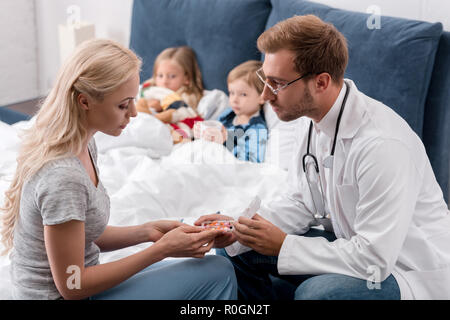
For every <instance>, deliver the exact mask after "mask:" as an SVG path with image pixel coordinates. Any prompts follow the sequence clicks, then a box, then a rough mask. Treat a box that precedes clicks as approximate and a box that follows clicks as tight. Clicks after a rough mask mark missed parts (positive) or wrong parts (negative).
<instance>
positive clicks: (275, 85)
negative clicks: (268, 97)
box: [256, 68, 311, 95]
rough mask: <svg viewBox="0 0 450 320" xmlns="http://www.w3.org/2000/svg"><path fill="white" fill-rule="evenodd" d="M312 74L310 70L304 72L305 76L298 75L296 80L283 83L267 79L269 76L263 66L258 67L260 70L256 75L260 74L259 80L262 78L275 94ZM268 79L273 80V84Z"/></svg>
mask: <svg viewBox="0 0 450 320" xmlns="http://www.w3.org/2000/svg"><path fill="white" fill-rule="evenodd" d="M310 74H311V72H308V73H306V74H304V75H303V76H301V77H298V78H297V79H295V80H292V81H289V82H288V83H286V84H281V83H277V82H276V81H273V80H269V79H267V78H266V75H265V74H264V71H263V69H262V68H261V69H258V70H257V71H256V75H257V76H258V78H259V80H261V81H262V83H264V85H265V86H268V87H269V89H270V91H272V93H273V94H274V95H278V92H280V91H281V90H283V89H286V88H287V87H288V86H290V85H291V84H293V83H294V82H296V81H298V80H301V79H303V78H305V77H307V76H309V75H310ZM268 81H272V82H273V84H270V83H269V82H268Z"/></svg>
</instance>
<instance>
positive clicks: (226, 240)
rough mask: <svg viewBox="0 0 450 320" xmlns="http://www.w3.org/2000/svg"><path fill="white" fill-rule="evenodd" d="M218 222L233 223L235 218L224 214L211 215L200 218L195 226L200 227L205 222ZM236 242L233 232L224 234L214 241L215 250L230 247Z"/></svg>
mask: <svg viewBox="0 0 450 320" xmlns="http://www.w3.org/2000/svg"><path fill="white" fill-rule="evenodd" d="M218 220H227V221H233V218H232V217H229V216H225V215H223V214H209V215H205V216H201V217H200V218H198V219H197V221H195V222H194V225H196V226H200V225H201V224H202V223H203V222H207V221H218ZM236 240H237V238H236V236H235V235H234V233H233V232H223V233H222V234H219V235H218V236H217V237H216V238H215V239H214V248H218V249H219V248H225V247H228V246H229V245H231V244H233V243H234V242H235V241H236Z"/></svg>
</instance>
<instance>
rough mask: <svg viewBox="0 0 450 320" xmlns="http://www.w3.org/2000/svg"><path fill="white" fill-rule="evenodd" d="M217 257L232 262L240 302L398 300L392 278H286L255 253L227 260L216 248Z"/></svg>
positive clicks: (318, 232) (275, 259)
mask: <svg viewBox="0 0 450 320" xmlns="http://www.w3.org/2000/svg"><path fill="white" fill-rule="evenodd" d="M303 236H305V237H324V238H326V239H327V240H328V241H334V240H336V237H335V236H334V234H333V233H331V232H327V231H322V230H318V229H314V228H313V229H310V231H308V232H307V233H306V234H304V235H303ZM216 254H217V255H222V256H224V257H227V258H228V259H230V261H231V262H232V263H233V266H234V270H235V272H236V277H237V281H238V290H239V291H238V297H239V299H242V300H276V299H295V300H399V299H400V289H399V287H398V284H397V281H396V280H395V278H394V277H393V276H392V275H390V276H389V277H388V278H387V279H386V280H384V281H383V282H381V283H377V284H375V283H371V282H368V281H367V280H362V279H358V278H354V277H350V276H346V275H342V274H323V275H298V276H297V275H289V276H286V275H280V274H279V273H278V270H277V262H278V257H272V256H265V255H262V254H259V253H257V252H255V251H249V252H245V253H243V254H240V255H238V256H235V257H230V256H228V254H227V253H226V251H225V250H224V249H217V250H216ZM299 254H301V253H299ZM368 276H369V275H368Z"/></svg>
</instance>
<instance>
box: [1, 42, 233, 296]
mask: <svg viewBox="0 0 450 320" xmlns="http://www.w3.org/2000/svg"><path fill="white" fill-rule="evenodd" d="M140 67H141V61H140V59H139V58H138V57H136V55H135V54H134V53H133V52H132V51H130V50H129V49H127V48H124V47H123V46H121V45H119V44H117V43H115V42H112V41H108V40H92V41H88V42H85V43H84V44H82V45H81V46H80V47H79V48H78V49H77V50H76V52H75V53H74V54H73V55H72V56H71V57H70V59H68V61H67V62H66V63H65V64H64V66H63V67H62V69H61V71H60V73H59V75H58V77H57V80H56V84H55V86H54V88H53V89H52V90H51V92H50V94H49V95H48V97H47V98H46V100H45V102H44V103H43V105H42V107H41V109H40V111H39V113H38V114H37V116H36V120H35V123H34V125H33V126H32V128H31V129H30V130H28V132H26V134H25V135H24V137H23V142H22V146H21V149H20V152H19V156H18V159H17V169H16V172H15V175H14V178H13V181H12V183H11V186H10V188H9V189H8V190H7V192H6V197H5V203H4V207H3V208H2V217H1V218H2V232H1V235H2V242H3V245H4V247H5V252H4V253H8V252H10V251H12V254H11V277H12V285H13V297H14V298H16V299H61V298H63V299H86V298H91V299H229V298H232V299H234V298H235V297H236V281H235V276H234V272H233V268H232V267H231V266H230V265H229V264H228V263H227V261H225V260H223V259H221V257H216V256H211V255H209V256H207V257H205V258H204V259H172V260H169V261H162V262H161V260H163V259H164V258H166V257H196V258H202V257H204V255H205V253H206V252H207V251H209V250H210V248H211V246H212V243H213V239H214V238H215V237H216V236H217V235H218V234H219V233H218V232H217V231H203V232H200V230H201V229H200V228H198V227H192V226H188V225H185V224H182V223H180V222H176V221H152V222H148V223H145V224H143V225H138V226H130V227H113V226H108V225H107V223H108V218H109V209H110V208H109V205H110V202H109V197H108V195H107V192H106V190H105V188H104V187H103V185H102V182H101V180H100V179H99V171H98V167H97V163H96V162H97V148H96V145H95V140H94V138H93V136H94V134H95V133H96V132H97V131H100V132H103V133H105V134H109V135H113V136H119V135H120V134H121V132H122V130H124V129H125V127H126V126H127V124H128V122H129V121H130V117H135V116H136V113H137V112H136V107H135V102H134V100H135V99H134V97H136V95H137V91H138V88H139V71H140ZM143 242H154V244H153V245H151V246H149V247H147V248H146V249H143V250H142V251H140V252H138V253H136V254H133V255H130V256H128V257H126V258H123V259H120V260H117V261H115V262H110V263H105V264H100V263H99V253H100V252H101V251H111V250H117V249H121V248H125V247H128V246H132V245H136V244H139V243H143ZM199 288H204V290H199Z"/></svg>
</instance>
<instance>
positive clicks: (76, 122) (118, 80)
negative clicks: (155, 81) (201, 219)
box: [1, 40, 141, 255]
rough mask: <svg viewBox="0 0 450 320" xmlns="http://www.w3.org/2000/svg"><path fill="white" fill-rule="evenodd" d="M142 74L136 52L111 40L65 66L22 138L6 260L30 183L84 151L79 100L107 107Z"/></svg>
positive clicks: (5, 221)
mask: <svg viewBox="0 0 450 320" xmlns="http://www.w3.org/2000/svg"><path fill="white" fill-rule="evenodd" d="M140 68H141V60H140V59H139V58H138V57H137V56H136V55H135V54H134V53H133V52H132V51H131V50H129V49H127V48H125V47H123V46H121V45H120V44H118V43H115V42H113V41H110V40H90V41H87V42H85V43H83V44H81V45H80V46H79V47H78V48H77V50H76V51H75V52H74V53H73V54H72V56H71V57H70V58H69V59H67V61H66V62H65V63H64V65H63V66H62V68H61V70H60V72H59V74H58V76H57V79H56V84H55V86H54V87H53V89H52V90H51V91H50V94H49V95H48V96H47V98H46V99H45V100H44V102H43V104H42V106H41V108H40V110H39V112H38V113H37V115H36V120H35V122H34V124H33V126H32V127H31V128H30V129H29V130H27V131H25V132H24V134H23V136H22V144H21V147H20V151H19V155H18V158H17V168H16V172H15V174H14V177H13V180H12V182H11V185H10V187H9V189H8V190H7V191H6V192H5V203H4V207H2V208H1V211H3V215H2V218H1V220H2V231H1V236H2V239H1V240H2V243H3V245H4V246H5V251H4V252H2V255H4V254H7V253H8V252H9V251H10V250H11V248H12V246H13V237H14V229H15V226H16V223H17V220H18V218H19V212H20V199H21V194H22V188H23V185H24V183H25V182H26V181H27V180H29V179H30V178H31V177H32V176H33V175H34V174H35V173H36V172H38V170H39V169H41V168H42V167H43V166H44V165H45V164H46V163H48V162H50V161H53V160H56V159H61V158H66V157H71V156H76V155H78V154H80V153H81V151H82V144H83V141H84V140H85V139H86V138H87V128H86V119H85V111H84V110H83V109H82V108H81V107H80V105H79V103H78V99H77V98H78V95H79V94H81V93H82V94H84V95H87V96H89V97H91V98H93V99H95V100H97V101H100V102H101V101H103V99H104V97H105V96H107V95H108V94H110V93H112V92H113V91H114V90H115V89H117V88H118V87H119V86H121V85H122V84H123V83H124V82H126V81H127V80H128V79H129V78H130V77H131V76H133V75H135V74H136V72H139V71H140Z"/></svg>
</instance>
